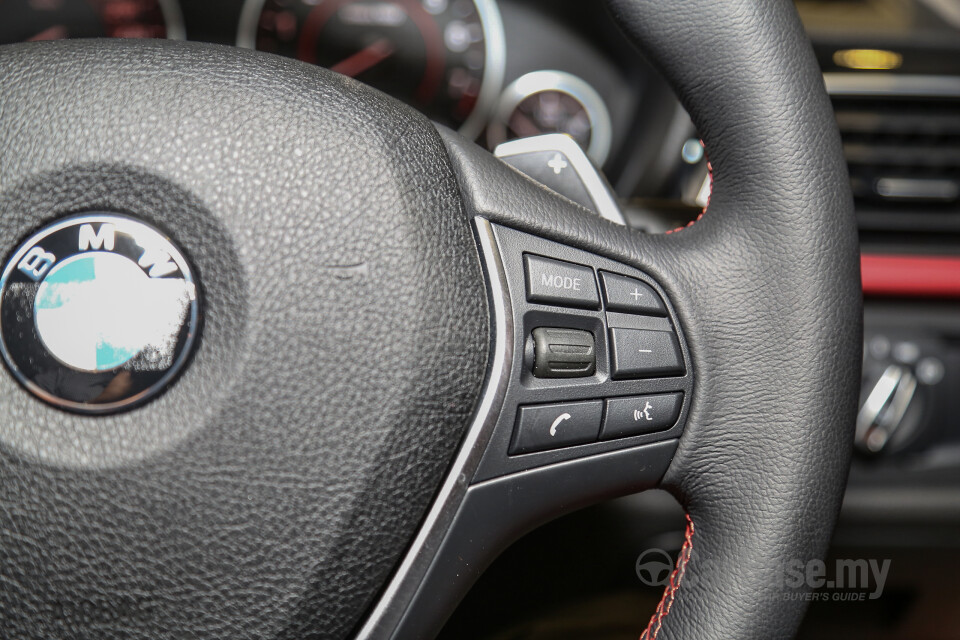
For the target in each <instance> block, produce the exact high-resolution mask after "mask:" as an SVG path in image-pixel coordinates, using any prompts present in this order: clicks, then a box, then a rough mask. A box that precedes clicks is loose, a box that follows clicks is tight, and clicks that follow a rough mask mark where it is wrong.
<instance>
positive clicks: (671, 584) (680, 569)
mask: <svg viewBox="0 0 960 640" xmlns="http://www.w3.org/2000/svg"><path fill="white" fill-rule="evenodd" d="M691 555H693V520H691V519H690V514H689V513H688V514H687V532H686V534H685V535H684V540H683V546H682V547H681V548H680V555H679V556H678V557H677V566H676V567H674V569H673V573H671V574H670V579H669V580H668V581H667V588H666V589H664V591H663V597H662V598H660V604H658V605H657V610H656V612H654V614H653V617H652V618H650V622H649V623H648V624H647V628H646V629H645V630H644V632H643V633H642V634H640V640H657V634H658V633H660V629H661V628H662V627H663V619H664V618H666V617H667V614H668V613H670V607H672V606H673V601H674V599H676V596H677V590H678V589H680V583H681V582H682V581H683V576H684V575H686V573H687V563H688V562H690V556H691Z"/></svg>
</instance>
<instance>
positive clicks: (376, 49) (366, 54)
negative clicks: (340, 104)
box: [330, 38, 394, 78]
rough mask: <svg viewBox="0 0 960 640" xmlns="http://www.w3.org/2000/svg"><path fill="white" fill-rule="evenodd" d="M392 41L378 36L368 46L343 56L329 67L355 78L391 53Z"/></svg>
mask: <svg viewBox="0 0 960 640" xmlns="http://www.w3.org/2000/svg"><path fill="white" fill-rule="evenodd" d="M393 51H394V49H393V43H391V42H390V41H389V40H387V39H386V38H380V39H379V40H377V41H376V42H374V43H373V44H371V45H370V46H368V47H365V48H363V49H361V50H360V51H357V52H356V53H355V54H353V55H352V56H350V57H349V58H344V59H343V60H341V61H340V62H338V63H337V64H335V65H333V66H332V67H330V70H331V71H336V72H337V73H342V74H343V75H345V76H350V77H351V78H355V77H357V76H358V75H360V74H361V73H363V72H364V71H366V70H367V69H369V68H370V67H373V66H375V65H377V64H379V63H381V62H383V61H384V60H386V59H387V58H389V57H390V56H392V55H393Z"/></svg>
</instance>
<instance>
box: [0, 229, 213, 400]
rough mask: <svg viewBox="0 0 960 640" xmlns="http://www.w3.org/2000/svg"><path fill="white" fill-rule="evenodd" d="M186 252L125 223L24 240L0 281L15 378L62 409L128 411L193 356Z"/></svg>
mask: <svg viewBox="0 0 960 640" xmlns="http://www.w3.org/2000/svg"><path fill="white" fill-rule="evenodd" d="M197 298H198V294H197V286H196V283H195V282H194V279H193V274H192V273H191V271H190V267H189V265H188V264H187V261H186V260H185V259H184V257H183V255H182V254H181V253H180V252H179V251H178V250H177V248H176V247H174V246H173V244H172V243H171V242H170V240H168V239H167V238H166V237H165V236H164V235H163V234H162V233H160V232H159V231H157V230H156V229H155V228H153V227H151V226H149V225H147V224H144V223H143V222H139V221H137V220H134V219H132V218H128V217H126V216H121V215H116V214H90V215H82V216H77V217H72V218H67V219H64V220H60V221H58V222H56V223H54V224H51V225H49V226H47V227H45V228H43V229H41V230H40V231H38V232H37V233H35V234H34V235H33V236H31V237H30V238H29V239H28V240H27V241H26V242H24V243H23V244H22V245H21V246H20V248H19V249H17V251H16V252H15V253H14V254H13V256H12V257H11V258H10V259H9V261H8V262H7V265H6V267H5V269H4V271H3V276H2V279H0V338H2V341H0V348H2V352H3V358H4V360H5V361H6V363H7V365H8V366H9V367H10V370H11V371H12V372H13V374H14V375H15V376H16V377H17V379H18V380H19V381H20V382H21V383H22V384H23V385H24V386H25V387H26V388H27V389H29V390H30V391H32V392H33V393H34V394H36V395H37V396H39V397H40V398H43V399H44V400H46V401H47V402H50V403H51V404H54V405H56V406H58V407H62V408H65V409H71V410H74V411H78V412H82V413H106V412H110V411H116V410H120V409H126V408H130V407H132V406H134V405H136V404H139V403H141V402H143V401H145V400H147V399H149V398H150V397H152V396H154V395H156V394H157V393H158V392H160V391H161V390H162V389H163V388H164V386H165V385H166V384H167V383H168V382H170V380H171V379H172V378H173V377H174V376H175V375H176V373H177V371H178V370H179V369H180V368H181V367H182V366H183V365H184V363H185V362H186V361H187V358H188V356H189V355H190V349H191V346H192V345H193V342H194V341H195V339H196V336H197V329H198V324H199V309H198V307H199V302H198V299H197Z"/></svg>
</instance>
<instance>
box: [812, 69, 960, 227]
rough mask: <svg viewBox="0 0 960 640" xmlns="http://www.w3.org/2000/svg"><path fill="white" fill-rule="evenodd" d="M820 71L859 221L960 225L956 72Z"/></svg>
mask: <svg viewBox="0 0 960 640" xmlns="http://www.w3.org/2000/svg"><path fill="white" fill-rule="evenodd" d="M825 77H826V79H827V88H828V90H829V91H830V93H831V96H832V99H833V104H834V109H835V111H836V115H837V123H838V124H839V126H840V133H841V135H842V137H843V148H844V153H845V155H846V158H847V164H848V166H849V169H850V180H851V185H852V187H853V192H854V197H855V198H856V200H857V211H858V214H859V215H860V219H861V222H862V223H864V222H866V224H867V226H868V227H873V228H877V227H878V226H879V227H881V228H887V229H890V230H895V229H909V230H912V231H936V230H957V229H960V90H958V89H960V78H956V77H933V76H905V77H897V76H890V75H885V74H876V75H865V76H858V75H857V74H826V75H825Z"/></svg>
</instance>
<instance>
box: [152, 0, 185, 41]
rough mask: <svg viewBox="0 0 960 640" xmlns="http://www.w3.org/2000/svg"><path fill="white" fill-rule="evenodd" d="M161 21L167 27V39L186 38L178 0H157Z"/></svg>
mask: <svg viewBox="0 0 960 640" xmlns="http://www.w3.org/2000/svg"><path fill="white" fill-rule="evenodd" d="M157 4H158V5H159V6H160V13H162V14H163V22H164V25H165V26H166V28H167V40H186V39H187V30H186V27H185V26H184V22H183V11H181V10H180V3H179V2H178V0H157Z"/></svg>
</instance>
